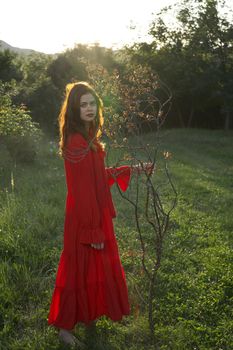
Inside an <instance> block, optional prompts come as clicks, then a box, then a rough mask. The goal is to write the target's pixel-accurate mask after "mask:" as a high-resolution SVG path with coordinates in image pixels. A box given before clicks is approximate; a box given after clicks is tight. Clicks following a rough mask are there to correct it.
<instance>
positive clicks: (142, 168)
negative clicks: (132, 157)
mask: <svg viewBox="0 0 233 350" xmlns="http://www.w3.org/2000/svg"><path fill="white" fill-rule="evenodd" d="M132 169H133V173H136V174H139V175H140V174H141V173H146V174H147V175H152V174H153V173H154V170H155V164H153V163H151V162H148V163H142V164H137V165H133V166H132Z"/></svg>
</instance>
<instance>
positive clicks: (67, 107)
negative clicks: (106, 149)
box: [58, 81, 104, 155]
mask: <svg viewBox="0 0 233 350" xmlns="http://www.w3.org/2000/svg"><path fill="white" fill-rule="evenodd" d="M87 93H91V94H92V95H93V97H94V98H95V101H96V104H97V113H96V118H95V120H93V121H91V122H90V129H89V133H88V132H87V130H86V128H85V126H84V122H83V120H82V119H81V118H80V99H81V96H83V95H85V94H87ZM103 122H104V118H103V102H102V100H101V99H100V97H99V96H98V94H97V93H96V91H95V90H94V89H93V88H92V87H91V86H90V85H89V84H88V83H86V82H84V81H80V82H77V83H71V84H67V85H66V95H65V99H64V101H63V104H62V107H61V111H60V114H59V117H58V123H59V131H60V142H59V147H60V153H61V155H64V151H65V148H66V144H67V140H68V137H69V135H71V134H73V133H76V132H78V133H80V134H81V135H82V136H83V137H84V138H85V139H86V140H87V141H88V142H90V147H91V149H93V150H94V151H96V150H97V148H101V149H102V148H103V145H102V144H101V143H100V142H99V138H100V136H101V133H102V125H103Z"/></svg>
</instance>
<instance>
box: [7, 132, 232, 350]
mask: <svg viewBox="0 0 233 350" xmlns="http://www.w3.org/2000/svg"><path fill="white" fill-rule="evenodd" d="M144 137H145V138H146V140H147V142H153V135H152V134H147V135H145V136H144ZM163 151H169V152H171V158H170V160H169V163H168V164H169V171H170V174H171V176H172V179H173V182H174V184H175V187H176V190H177V193H178V203H177V206H176V208H175V210H174V211H173V212H172V216H171V221H170V227H169V232H168V234H167V237H166V242H165V244H164V251H163V259H162V263H161V268H160V270H159V273H158V289H157V291H156V301H155V304H154V312H155V315H156V327H155V336H156V339H157V347H158V349H160V350H230V349H233V250H232V246H233V132H232V131H228V132H226V131H220V130H215V131H214V130H197V129H172V130H164V131H163V133H162V139H161V145H160V152H163ZM159 174H160V173H159V167H158V173H156V177H157V178H159ZM0 181H1V188H0V350H25V349H33V350H55V349H56V350H58V349H65V348H66V347H64V346H63V345H62V344H60V342H59V340H58V337H57V332H56V331H55V330H54V329H53V328H52V327H48V325H47V316H48V310H49V304H50V301H51V296H52V291H53V287H54V282H55V274H56V269H57V265H58V262H59V257H60V253H61V249H62V244H63V222H64V208H65V195H66V185H65V177H64V168H63V161H62V159H60V158H59V157H58V156H57V149H56V147H55V146H54V143H49V142H48V141H44V143H43V144H42V145H41V149H40V152H39V155H38V158H37V160H36V162H35V163H34V164H33V165H27V164H14V163H13V162H12V161H11V159H10V158H9V156H8V154H7V152H5V151H4V150H2V151H1V158H0ZM130 190H133V188H132V187H131V188H130ZM112 194H113V199H114V202H115V206H116V209H117V212H118V216H117V218H116V219H115V221H114V225H115V231H116V236H117V240H118V244H119V252H120V256H121V260H122V264H123V266H124V269H125V272H126V278H127V281H128V288H129V297H130V302H131V315H130V316H128V317H125V318H124V319H123V320H122V321H121V322H119V323H114V322H111V321H110V320H108V319H107V318H105V317H102V318H100V319H99V320H98V322H97V334H95V335H93V336H92V338H91V339H89V340H88V339H87V341H89V349H93V350H98V349H103V350H123V349H128V350H137V349H148V350H149V349H151V350H152V349H153V345H152V342H151V338H150V332H149V325H148V319H147V301H146V293H147V291H146V288H147V287H146V286H147V282H146V276H144V275H143V274H142V273H141V261H140V252H139V251H138V249H139V246H138V244H137V241H138V240H137V238H138V233H137V231H136V226H135V220H134V217H133V214H132V213H133V209H132V208H130V207H129V205H128V203H127V202H126V201H124V200H123V199H122V198H121V196H120V195H119V193H118V191H117V189H116V188H114V189H112ZM75 332H76V333H77V334H78V335H79V337H80V339H82V340H85V339H86V338H87V336H86V333H85V327H84V326H83V325H78V326H77V327H76V330H75Z"/></svg>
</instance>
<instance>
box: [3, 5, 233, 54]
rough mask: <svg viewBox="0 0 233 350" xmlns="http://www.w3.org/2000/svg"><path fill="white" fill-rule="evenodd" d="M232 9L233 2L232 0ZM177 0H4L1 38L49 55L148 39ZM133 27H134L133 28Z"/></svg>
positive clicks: (117, 45)
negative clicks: (159, 14) (151, 28)
mask: <svg viewBox="0 0 233 350" xmlns="http://www.w3.org/2000/svg"><path fill="white" fill-rule="evenodd" d="M227 1H228V2H229V3H231V6H232V7H233V0H227ZM176 2H177V1H176V0H114V1H112V0H0V8H1V14H0V40H3V41H5V42H7V43H8V44H10V45H11V46H15V47H20V48H27V49H33V50H36V51H40V52H45V53H56V52H62V51H64V50H65V49H67V48H72V47H73V46H74V44H75V43H77V44H78V43H81V44H94V43H99V44H100V45H101V46H105V47H113V48H117V47H120V46H123V45H124V44H130V43H133V42H135V41H149V40H150V37H149V36H148V29H149V25H150V23H151V22H152V20H153V18H154V16H153V13H157V12H158V11H159V10H160V9H161V8H163V7H164V6H169V5H173V4H175V3H176ZM130 27H135V29H134V30H132V29H130Z"/></svg>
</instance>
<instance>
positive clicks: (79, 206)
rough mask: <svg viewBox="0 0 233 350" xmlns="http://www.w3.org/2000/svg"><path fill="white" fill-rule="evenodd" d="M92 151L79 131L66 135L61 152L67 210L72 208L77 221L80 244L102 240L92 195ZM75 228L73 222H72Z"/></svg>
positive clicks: (96, 208) (99, 222)
mask: <svg viewBox="0 0 233 350" xmlns="http://www.w3.org/2000/svg"><path fill="white" fill-rule="evenodd" d="M92 152H93V151H92V150H90V148H89V145H88V143H87V141H86V140H85V139H84V138H83V137H82V135H80V134H73V135H72V136H70V138H69V140H68V144H67V148H66V151H65V168H66V180H67V189H68V198H69V200H68V202H67V208H66V210H67V211H69V210H70V211H72V213H73V214H74V215H71V217H73V220H75V221H76V224H77V235H78V240H79V242H80V243H86V244H90V243H101V242H103V241H104V240H105V236H104V233H103V231H102V230H101V215H100V207H99V204H98V201H97V196H96V180H95V176H94V169H93V161H92ZM74 226H75V227H76V225H74Z"/></svg>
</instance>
